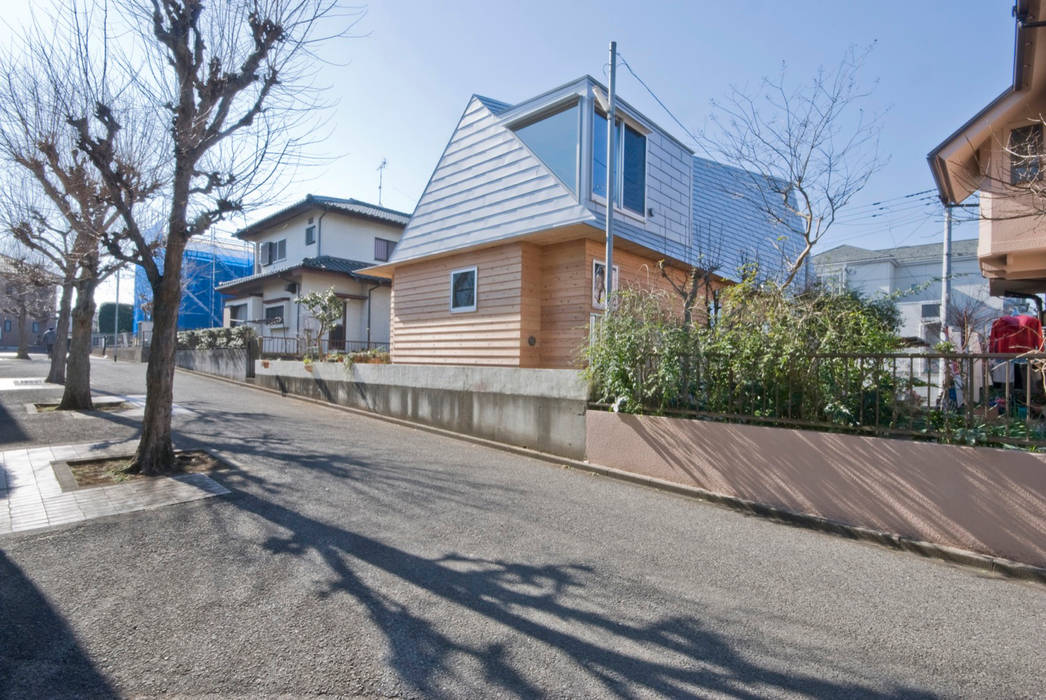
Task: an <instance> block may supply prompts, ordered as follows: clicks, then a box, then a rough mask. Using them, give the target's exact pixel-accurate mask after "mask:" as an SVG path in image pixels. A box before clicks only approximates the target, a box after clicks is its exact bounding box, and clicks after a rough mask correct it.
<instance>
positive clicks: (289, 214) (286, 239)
mask: <svg viewBox="0 0 1046 700" xmlns="http://www.w3.org/2000/svg"><path fill="white" fill-rule="evenodd" d="M408 219H409V216H408V215H407V214H406V213H404V212H400V211H395V210H393V209H388V208H385V207H380V206H377V205H374V204H370V203H368V202H362V201H360V200H356V199H343V198H338V197H324V196H319V195H312V194H310V195H307V196H306V197H305V198H304V199H303V200H301V201H299V202H297V203H295V204H292V205H291V206H289V207H285V208H283V209H281V210H279V211H277V212H275V213H274V214H271V215H269V216H267V217H265V218H263V219H260V220H258V221H256V222H254V223H252V224H251V225H249V226H247V227H246V228H244V229H242V230H240V231H238V232H237V233H236V234H235V235H236V237H237V238H240V239H242V240H244V241H248V242H250V243H251V244H253V246H254V261H255V263H254V271H253V272H252V274H250V275H247V276H244V277H239V278H237V279H233V280H230V281H228V282H225V283H223V284H221V285H219V286H218V288H217V289H218V291H219V292H221V293H222V294H223V295H225V305H224V323H225V325H226V326H236V325H243V324H247V325H250V326H252V327H254V328H255V330H256V331H257V332H258V334H259V335H260V336H261V337H262V347H263V349H264V350H268V351H272V352H294V351H296V350H298V349H299V348H298V343H299V340H300V339H301V338H303V337H304V336H305V335H306V334H307V331H310V330H312V331H315V330H316V329H317V327H318V324H317V323H316V321H315V319H314V318H312V316H311V315H310V314H309V311H308V309H306V308H305V307H303V306H302V305H300V304H298V302H297V300H298V299H299V298H300V297H301V296H303V295H305V294H308V293H309V292H313V291H319V292H323V291H326V290H327V289H329V288H330V287H334V290H335V292H336V293H337V294H338V296H339V297H340V298H341V299H342V300H343V301H344V313H343V315H342V319H341V322H340V323H339V324H337V325H336V326H335V328H334V329H333V330H331V331H330V333H329V337H327V338H323V339H322V340H323V341H324V342H323V345H324V348H326V347H328V346H329V347H330V349H331V350H349V351H352V350H359V349H365V348H372V347H379V348H381V347H386V346H387V344H388V342H389V314H390V306H391V293H390V284H389V280H387V279H384V278H380V277H375V276H373V275H369V274H365V273H363V272H361V270H363V269H365V268H368V267H372V266H373V265H375V264H379V263H383V262H386V261H388V260H389V259H390V257H391V256H392V252H393V250H395V248H396V245H397V244H398V243H399V240H400V236H401V235H402V234H403V229H404V227H405V226H406V225H407V221H408Z"/></svg>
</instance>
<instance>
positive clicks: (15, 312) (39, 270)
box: [0, 256, 58, 360]
mask: <svg viewBox="0 0 1046 700" xmlns="http://www.w3.org/2000/svg"><path fill="white" fill-rule="evenodd" d="M2 265H3V282H4V289H3V294H0V310H2V311H3V312H4V313H6V314H7V315H9V316H14V317H15V319H16V320H17V321H18V353H17V357H18V359H20V360H28V359H29V330H30V324H31V323H32V322H33V321H34V320H42V321H45V322H46V321H50V320H51V319H53V318H54V301H55V300H54V288H55V285H56V284H57V283H58V279H57V278H56V276H55V275H54V273H52V272H51V271H50V270H48V269H47V267H46V266H45V265H44V264H43V263H42V262H39V261H34V260H30V259H29V258H27V257H21V258H11V257H7V256H4V259H3V260H2Z"/></svg>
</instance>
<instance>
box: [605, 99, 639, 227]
mask: <svg viewBox="0 0 1046 700" xmlns="http://www.w3.org/2000/svg"><path fill="white" fill-rule="evenodd" d="M622 130H623V131H624V144H622V143H621V138H622ZM614 142H615V143H614V146H615V149H616V150H615V153H616V160H617V166H618V167H617V172H618V173H620V175H619V177H618V178H617V180H616V182H615V185H614V189H615V192H614V195H615V196H614V201H616V202H617V203H618V206H622V207H624V208H626V209H630V210H631V211H634V212H636V213H637V214H643V213H644V212H645V211H646V137H645V136H643V134H641V133H639V132H638V131H636V130H635V129H633V128H632V127H630V126H627V125H623V124H621V123H620V122H619V123H618V125H617V128H616V129H615V130H614ZM622 146H623V147H622ZM592 194H595V195H599V196H600V197H606V196H607V118H606V115H603V114H600V113H599V112H596V113H595V114H594V115H593V119H592Z"/></svg>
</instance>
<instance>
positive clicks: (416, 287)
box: [392, 243, 533, 367]
mask: <svg viewBox="0 0 1046 700" xmlns="http://www.w3.org/2000/svg"><path fill="white" fill-rule="evenodd" d="M525 247H530V246H526V245H521V244H518V243H517V244H512V245H505V246H498V247H495V248H487V249H485V250H479V251H475V252H472V253H463V254H461V255H454V256H450V257H445V258H439V259H436V260H431V261H427V262H425V261H422V262H418V263H414V264H404V265H401V266H399V267H397V268H396V273H395V278H394V281H393V286H392V361H393V362H400V363H411V364H459V365H506V366H511V367H519V366H520V363H521V358H520V356H521V350H522V342H524V340H521V338H522V321H521V314H520V308H521V305H522V290H523V260H524V248H525ZM530 255H533V253H530ZM472 265H475V266H476V310H475V311H469V312H460V313H452V312H451V311H450V273H451V271H452V270H457V269H459V268H463V267H471V266H472Z"/></svg>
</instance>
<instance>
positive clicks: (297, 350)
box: [258, 336, 389, 359]
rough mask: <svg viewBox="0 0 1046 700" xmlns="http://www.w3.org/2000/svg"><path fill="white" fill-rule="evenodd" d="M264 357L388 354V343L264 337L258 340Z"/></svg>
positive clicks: (293, 357)
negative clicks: (368, 352) (363, 353)
mask: <svg viewBox="0 0 1046 700" xmlns="http://www.w3.org/2000/svg"><path fill="white" fill-rule="evenodd" d="M258 343H259V345H260V349H261V354H262V357H270V358H276V357H278V358H288V359H299V358H302V357H305V356H306V355H309V356H311V357H322V356H325V355H330V354H334V353H354V352H366V351H368V350H374V351H378V352H388V350H389V344H388V343H379V342H375V341H367V340H325V339H324V340H312V341H307V340H305V339H304V338H277V337H272V336H262V337H260V338H258Z"/></svg>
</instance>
